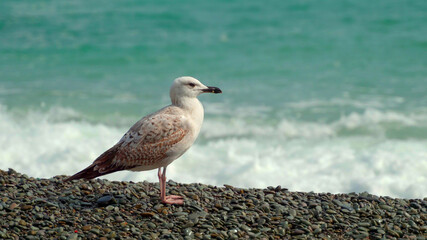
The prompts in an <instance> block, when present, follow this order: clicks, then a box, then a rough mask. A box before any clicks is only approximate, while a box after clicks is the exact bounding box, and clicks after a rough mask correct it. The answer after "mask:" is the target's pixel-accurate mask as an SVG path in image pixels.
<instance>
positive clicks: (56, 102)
mask: <svg viewBox="0 0 427 240" xmlns="http://www.w3.org/2000/svg"><path fill="white" fill-rule="evenodd" d="M426 12H427V1H425V0H420V1H418V0H414V1H400V0H378V1H368V0H343V1H333V0H323V1H314V0H289V1H256V0H247V1H235V0H232V1H224V0H223V1H196V0H185V1H170V0H159V1H136V0H125V1H99V0H94V1H84V0H74V1H51V0H21V1H15V0H2V1H1V2H0V169H2V170H7V169H8V168H13V169H15V170H17V171H19V172H22V173H25V174H27V175H28V176H32V177H36V178H50V177H53V176H56V175H71V174H74V173H76V172H77V171H79V170H81V169H83V168H85V167H86V166H88V165H90V164H91V163H92V161H93V160H94V159H95V158H96V157H97V156H99V155H100V154H101V153H103V152H104V151H105V150H107V149H108V148H109V147H111V146H112V145H114V144H115V143H116V142H117V141H118V140H119V139H120V138H121V137H122V135H123V134H124V133H125V132H126V131H127V130H128V129H129V128H130V126H132V124H133V123H135V122H136V121H138V120H139V119H140V118H141V117H143V116H145V115H146V114H149V113H152V112H154V111H156V110H158V109H159V108H161V107H163V106H166V105H168V104H170V99H169V88H170V85H171V83H172V81H173V80H174V79H175V78H177V77H179V76H193V77H196V78H197V79H199V80H200V81H201V82H203V83H204V84H205V85H208V86H216V87H219V88H221V89H222V91H223V94H217V95H214V94H204V95H201V96H200V97H199V99H200V100H201V102H202V103H203V105H204V108H205V120H204V123H203V126H202V130H201V133H200V135H199V137H198V139H197V141H196V142H195V144H194V145H193V146H192V147H191V148H190V149H189V150H188V152H187V153H185V154H184V155H183V156H182V157H181V158H179V159H178V160H176V161H174V162H173V163H172V164H171V165H169V166H168V168H167V178H168V179H173V180H174V181H176V182H180V183H193V182H200V183H204V184H211V185H217V186H222V185H224V184H230V185H233V186H237V187H245V188H264V187H267V186H277V185H281V186H282V188H288V189H289V190H290V191H305V192H310V191H313V192H331V193H350V192H356V193H359V192H364V191H367V192H369V193H372V194H375V195H384V196H391V197H400V198H424V197H427V54H426V53H427V28H426V26H427V14H426ZM104 177H105V178H106V179H110V180H125V181H134V182H137V181H144V180H147V181H153V182H156V181H158V180H157V172H156V171H155V170H153V171H147V172H136V173H135V172H128V171H123V172H118V173H114V174H110V175H107V176H104Z"/></svg>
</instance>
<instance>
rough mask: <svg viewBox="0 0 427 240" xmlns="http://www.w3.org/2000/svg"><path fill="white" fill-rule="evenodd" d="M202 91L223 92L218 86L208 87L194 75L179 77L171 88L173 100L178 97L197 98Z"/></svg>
mask: <svg viewBox="0 0 427 240" xmlns="http://www.w3.org/2000/svg"><path fill="white" fill-rule="evenodd" d="M202 93H222V91H221V89H219V88H217V87H208V86H205V85H204V84H203V83H201V82H200V81H199V80H197V79H195V78H193V77H179V78H177V79H175V81H173V84H172V87H171V89H170V97H171V100H172V102H174V100H176V99H178V98H182V97H189V98H195V97H197V96H199V95H200V94H202Z"/></svg>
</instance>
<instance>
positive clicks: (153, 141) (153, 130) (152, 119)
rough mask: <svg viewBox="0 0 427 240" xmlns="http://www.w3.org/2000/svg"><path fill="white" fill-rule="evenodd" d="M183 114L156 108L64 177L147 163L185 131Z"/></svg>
mask: <svg viewBox="0 0 427 240" xmlns="http://www.w3.org/2000/svg"><path fill="white" fill-rule="evenodd" d="M188 131H189V130H188V128H187V127H186V124H185V118H184V117H183V116H179V115H175V114H165V113H162V112H159V113H157V114H152V115H148V116H146V117H144V118H143V119H141V120H140V121H138V122H136V123H135V124H134V125H133V126H132V127H131V128H130V129H129V131H128V132H127V133H126V134H125V135H124V136H123V137H122V138H121V139H120V141H119V142H118V143H117V144H116V145H114V146H113V147H111V148H110V149H108V150H107V151H105V152H104V153H103V154H101V155H100V156H99V157H98V158H97V159H96V160H95V161H94V162H93V163H92V164H91V165H90V166H89V167H87V168H86V169H84V170H82V171H80V172H78V173H76V174H75V175H73V176H71V177H70V178H68V179H67V180H73V179H80V178H85V179H92V178H95V177H98V176H101V175H105V174H108V173H112V172H116V171H120V170H127V169H132V168H135V167H138V166H148V165H152V164H155V163H157V162H158V161H161V160H163V159H164V158H166V157H167V154H168V150H170V149H171V148H172V147H173V146H174V145H175V144H177V143H178V142H180V141H181V140H182V139H183V138H184V137H185V135H186V134H187V133H188Z"/></svg>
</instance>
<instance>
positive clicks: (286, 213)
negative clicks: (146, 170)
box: [0, 169, 427, 240]
mask: <svg viewBox="0 0 427 240" xmlns="http://www.w3.org/2000/svg"><path fill="white" fill-rule="evenodd" d="M65 177H66V176H56V177H53V178H50V179H38V178H33V177H30V176H27V175H25V174H21V173H18V172H16V171H14V170H13V169H9V170H8V171H2V170H0V238H2V239H64V240H65V239H70V240H76V239H425V238H426V237H427V210H426V209H427V198H424V199H398V198H390V197H386V196H375V195H372V194H369V193H367V192H363V193H348V194H331V193H313V192H308V193H307V192H291V191H288V189H286V188H285V187H281V186H274V187H268V188H265V189H254V188H250V189H243V188H237V187H233V186H230V185H224V186H220V187H219V186H211V185H204V184H201V183H194V184H180V183H176V182H173V181H171V180H169V182H168V185H167V191H168V194H175V195H182V196H184V197H185V203H184V205H182V206H178V205H164V204H162V203H160V201H159V185H158V183H150V182H137V183H134V182H118V181H108V180H103V179H94V180H90V181H86V180H74V181H72V182H64V179H65Z"/></svg>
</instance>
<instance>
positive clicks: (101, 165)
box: [64, 147, 124, 181]
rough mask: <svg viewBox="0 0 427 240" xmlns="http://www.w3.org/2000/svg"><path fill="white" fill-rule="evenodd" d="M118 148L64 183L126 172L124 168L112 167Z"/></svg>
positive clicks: (114, 148)
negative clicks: (121, 171)
mask: <svg viewBox="0 0 427 240" xmlns="http://www.w3.org/2000/svg"><path fill="white" fill-rule="evenodd" d="M116 153H117V148H116V147H112V148H110V149H109V150H107V151H106V152H104V153H103V154H101V156H99V157H98V158H97V159H96V160H95V161H94V162H93V163H92V164H91V165H90V166H89V167H87V168H85V169H83V170H81V171H80V172H78V173H76V174H74V175H73V176H71V177H69V178H67V179H65V180H64V181H71V180H76V179H81V178H84V179H93V178H96V177H99V176H102V175H105V174H109V173H112V172H117V171H120V170H124V168H122V167H112V162H113V159H114V157H115V156H116Z"/></svg>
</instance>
